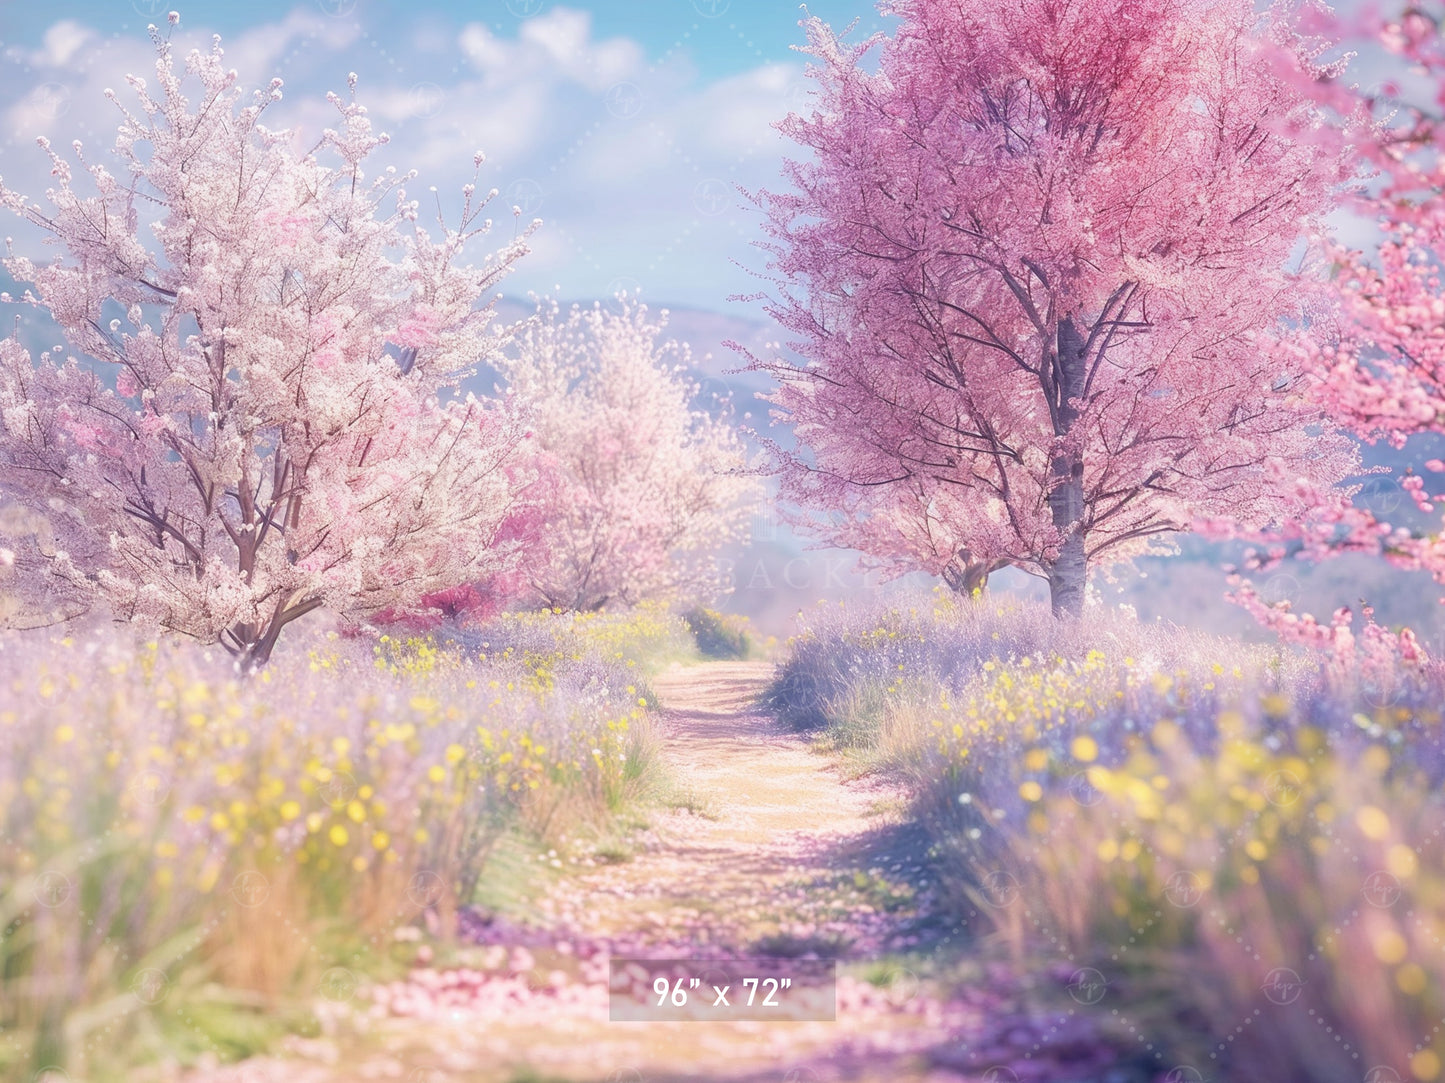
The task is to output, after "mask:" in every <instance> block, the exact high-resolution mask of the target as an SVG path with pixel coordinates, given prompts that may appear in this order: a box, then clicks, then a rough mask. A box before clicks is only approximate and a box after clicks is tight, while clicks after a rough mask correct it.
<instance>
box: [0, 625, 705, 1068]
mask: <svg viewBox="0 0 1445 1083" xmlns="http://www.w3.org/2000/svg"><path fill="white" fill-rule="evenodd" d="M691 650H692V648H691V645H690V639H689V637H688V636H687V633H686V630H685V628H684V627H683V626H682V624H681V622H680V621H679V620H678V619H676V618H672V617H669V616H668V615H667V614H666V612H665V611H659V610H651V611H647V610H643V611H639V612H638V613H636V614H633V615H631V616H623V617H602V616H579V617H571V616H564V615H557V614H551V613H543V614H538V615H518V616H516V617H509V618H503V619H500V620H498V621H497V622H495V623H493V624H492V625H489V626H486V627H484V628H481V629H472V630H470V631H469V632H468V633H467V635H466V636H459V637H458V638H456V639H453V640H450V641H447V642H438V641H437V640H436V639H435V638H418V637H411V638H407V637H394V636H388V635H382V636H380V637H379V639H378V638H376V637H364V638H363V637H357V638H343V637H338V636H337V635H336V634H335V633H332V634H331V635H329V636H324V635H318V636H317V637H315V638H314V639H312V640H311V641H309V643H305V644H302V645H298V646H297V647H296V648H295V649H294V650H292V651H290V652H288V654H287V656H286V658H285V659H283V660H278V661H277V663H276V664H274V665H272V666H271V667H269V668H268V669H266V670H265V671H263V672H262V673H260V674H259V675H258V676H256V677H255V678H254V679H249V680H248V679H245V678H241V677H238V676H237V675H236V674H235V671H234V667H232V666H231V665H230V664H229V660H228V659H227V658H226V656H225V655H224V654H221V652H218V651H214V650H206V649H203V648H201V647H199V646H196V645H194V644H188V643H184V642H175V641H166V642H158V641H155V640H151V641H136V640H135V639H134V638H133V637H132V636H130V635H128V634H127V633H126V631H124V630H120V631H116V630H113V629H112V628H109V627H105V626H101V627H96V628H89V629H76V630H74V631H72V632H70V633H69V634H66V635H64V636H63V637H61V636H51V635H49V634H48V633H40V634H37V633H33V632H32V633H25V634H12V635H7V636H6V637H5V638H4V639H3V640H0V674H3V676H0V687H3V689H4V697H3V704H4V706H3V709H0V734H3V744H4V746H5V748H6V754H5V756H4V757H3V759H0V841H3V848H0V920H3V930H4V935H3V939H0V973H3V975H4V982H3V986H0V989H3V991H0V998H3V999H0V1023H3V1028H4V1029H3V1032H0V1033H3V1037H0V1065H3V1066H5V1070H6V1071H7V1072H10V1073H13V1074H15V1077H17V1078H27V1079H28V1078H30V1074H31V1073H32V1072H34V1071H36V1070H38V1069H41V1068H44V1067H46V1066H50V1065H62V1064H64V1065H66V1066H67V1070H68V1071H69V1072H70V1073H71V1074H72V1075H73V1076H74V1077H75V1078H93V1079H124V1078H129V1075H128V1071H129V1069H130V1068H131V1067H132V1066H133V1065H134V1064H135V1063H139V1062H141V1061H144V1060H147V1059H150V1058H155V1057H161V1058H163V1059H170V1060H175V1059H177V1058H179V1059H180V1060H182V1061H184V1060H186V1059H187V1058H188V1057H194V1056H195V1055H198V1054H201V1053H204V1052H209V1053H211V1054H212V1055H213V1056H217V1057H220V1058H222V1059H231V1058H234V1057H235V1056H238V1055H244V1054H246V1053H249V1052H252V1051H254V1050H257V1049H261V1048H264V1047H266V1045H267V1044H268V1043H269V1042H270V1041H272V1040H274V1038H275V1037H276V1036H277V1035H278V1034H280V1033H285V1032H286V1031H288V1030H296V1029H299V1031H301V1032H305V1031H307V1030H308V1029H312V1030H314V1029H315V1027H316V1025H317V1023H316V1020H315V1019H314V1018H311V1016H313V1015H314V1008H313V1006H312V1005H313V1002H315V1001H319V1002H320V1003H321V1004H322V1005H323V1006H324V1005H325V1004H326V1003H327V1001H328V999H330V1000H332V1001H340V1000H344V999H347V998H349V997H350V995H351V993H352V992H353V991H354V990H355V989H356V987H357V986H358V985H359V984H360V983H362V982H364V981H371V980H374V979H379V978H384V977H389V976H393V975H394V974H397V973H400V972H401V971H402V969H403V968H402V966H401V964H400V962H399V960H400V955H399V954H398V952H399V951H400V950H414V949H406V945H405V941H406V940H407V939H408V938H413V937H414V936H415V934H416V933H417V932H418V927H422V928H425V929H427V930H428V931H429V932H430V933H431V934H434V935H436V936H439V937H442V938H443V939H446V938H447V937H449V936H451V935H452V934H453V933H454V932H455V927H456V920H457V911H458V908H459V907H460V906H463V905H465V904H468V903H471V902H472V901H473V900H474V898H475V896H476V893H477V890H478V885H479V882H480V881H481V880H482V878H483V877H485V876H486V874H487V871H488V868H489V864H488V862H489V859H490V858H491V856H492V855H493V853H494V851H495V850H496V849H497V848H498V847H499V846H503V847H506V846H511V847H512V848H513V849H517V848H519V847H520V848H521V849H523V850H524V851H525V856H526V858H527V859H530V860H535V861H538V862H549V863H553V864H557V865H560V864H561V863H562V862H563V861H564V860H565V861H568V862H573V861H579V860H586V859H587V855H588V854H590V853H591V852H592V851H593V850H594V849H595V848H596V847H597V846H598V845H601V844H603V843H605V841H606V840H607V839H608V837H609V833H610V831H611V829H612V825H613V823H614V821H615V819H616V817H617V816H618V815H619V813H621V812H623V811H625V810H627V809H629V808H630V807H632V806H634V805H636V804H637V803H638V802H639V801H640V800H641V799H642V798H644V797H645V796H647V794H648V787H649V786H651V785H653V784H654V782H655V779H654V777H653V774H652V769H653V766H654V753H655V748H654V742H653V738H652V736H651V731H650V725H649V718H650V704H651V700H650V693H649V690H648V685H647V680H648V674H649V672H650V667H652V666H654V665H656V664H661V663H662V662H664V661H666V660H670V659H675V658H678V657H687V656H688V655H689V653H690V652H691ZM547 855H550V857H548V856H547ZM423 918H425V919H426V920H425V921H423ZM162 1005H164V1010H163V1009H162ZM178 1006H180V1010H179V1011H178V1010H177V1009H178ZM152 1009H153V1010H152ZM82 1073H84V1074H82ZM9 1077H10V1076H7V1078H9ZM57 1078H59V1077H57Z"/></svg>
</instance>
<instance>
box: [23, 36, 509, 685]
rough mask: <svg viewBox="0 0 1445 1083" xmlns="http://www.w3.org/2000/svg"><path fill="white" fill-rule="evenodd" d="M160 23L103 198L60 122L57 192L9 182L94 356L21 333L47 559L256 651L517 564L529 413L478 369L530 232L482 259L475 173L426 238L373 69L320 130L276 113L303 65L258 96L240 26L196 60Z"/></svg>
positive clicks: (74, 342) (40, 269)
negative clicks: (40, 347)
mask: <svg viewBox="0 0 1445 1083" xmlns="http://www.w3.org/2000/svg"><path fill="white" fill-rule="evenodd" d="M171 22H172V23H173V24H174V22H175V16H174V15H173V16H172V18H171ZM152 37H153V39H154V41H155V44H156V56H157V58H156V69H155V71H156V81H155V85H154V87H151V86H148V85H147V83H146V82H145V81H144V80H142V79H139V78H135V77H132V78H131V79H130V83H131V86H132V88H133V89H134V91H135V93H136V95H137V97H138V98H139V107H138V110H135V111H132V110H131V109H128V108H126V107H124V106H120V108H121V111H122V113H123V123H122V124H121V127H120V134H119V138H118V139H117V141H116V145H115V153H116V155H117V157H118V158H119V160H120V163H121V165H122V169H121V171H120V174H119V175H116V174H114V173H112V172H111V171H110V170H108V169H107V168H106V167H105V166H103V165H100V164H95V163H90V162H88V161H87V159H86V157H85V155H84V151H83V148H82V147H81V145H80V143H79V142H77V143H75V144H74V153H75V157H76V159H77V160H78V161H79V162H80V163H81V164H82V165H83V166H84V168H85V170H86V171H87V172H88V173H89V176H90V181H91V184H92V185H93V188H94V191H95V194H94V195H90V196H84V195H82V194H80V193H78V192H77V191H76V190H75V189H74V187H72V172H71V166H70V164H69V162H68V161H67V160H66V159H65V158H63V157H61V156H60V155H59V154H57V153H55V152H54V151H50V150H49V145H48V144H47V143H45V142H44V141H42V146H43V147H45V148H46V149H47V152H48V153H49V155H50V160H51V163H52V174H53V175H54V177H55V178H56V183H55V186H54V187H53V188H52V189H50V191H49V192H48V193H47V198H48V202H49V204H50V207H49V209H43V208H42V207H41V206H40V205H39V204H32V203H29V202H27V201H26V200H25V199H23V198H22V197H21V196H20V195H19V194H17V193H16V192H14V191H12V190H11V189H9V188H7V187H5V186H4V185H3V184H0V202H3V203H4V205H5V206H7V207H9V208H10V209H11V210H13V211H14V212H16V213H17V214H19V215H21V216H23V217H25V218H26V219H28V220H29V221H30V222H32V223H35V224H37V225H39V226H40V227H42V228H43V229H44V230H46V231H48V232H49V233H50V234H51V235H52V237H53V239H54V241H55V242H57V243H58V244H59V245H61V246H62V247H63V249H64V251H65V253H66V255H65V256H62V257H60V258H57V259H56V260H55V261H54V262H51V263H48V264H45V265H37V264H35V263H32V262H31V260H29V259H27V258H25V257H23V256H17V255H14V254H13V253H12V254H11V256H10V258H9V259H7V261H6V266H7V267H8V269H9V270H10V272H11V274H12V275H14V276H15V278H16V279H17V280H19V281H22V282H26V283H29V284H30V285H29V287H28V288H27V289H26V291H25V294H24V298H23V300H25V301H27V302H29V303H31V304H34V305H37V306H43V307H45V308H48V309H49V310H50V312H51V314H52V315H53V316H54V318H55V320H56V321H57V322H58V324H59V325H60V327H61V328H62V329H63V331H64V334H65V336H66V338H67V339H68V341H69V343H70V346H71V347H72V348H74V349H76V350H78V351H81V352H83V354H85V355H88V357H86V358H83V359H77V358H75V357H71V358H68V359H67V360H65V361H64V362H63V363H62V362H60V361H59V359H58V358H57V359H55V360H51V359H48V358H45V359H41V360H40V361H39V363H36V362H35V361H34V360H33V359H32V358H31V356H30V355H29V353H28V352H27V351H26V350H25V349H24V348H23V347H22V346H21V344H20V342H19V340H18V337H17V338H11V339H8V340H5V341H4V342H3V343H0V484H3V486H4V488H5V490H6V492H7V493H8V494H9V495H10V496H11V497H13V498H15V499H17V500H19V501H21V502H22V503H24V504H25V505H27V506H29V507H31V508H33V509H36V510H38V511H41V512H43V513H45V514H46V515H48V516H49V517H50V518H51V520H52V521H53V522H56V523H57V536H58V539H59V540H58V541H57V544H56V547H55V549H54V550H53V551H52V552H51V553H49V554H48V556H46V559H45V565H46V568H47V570H48V573H49V575H50V576H51V577H52V578H53V579H54V580H56V581H59V582H63V583H65V584H67V585H68V586H69V587H70V588H71V589H73V590H74V591H75V592H77V593H78V594H79V595H80V596H81V597H82V598H84V599H88V600H103V601H105V602H107V603H109V605H110V606H111V607H112V608H113V610H114V611H115V612H116V613H117V614H118V615H120V616H123V617H129V618H138V619H145V620H149V621H154V622H157V623H159V624H160V625H162V626H164V627H165V628H168V629H172V630H174V631H177V632H181V633H184V634H187V635H190V636H194V637H196V638H198V639H201V640H205V641H219V642H220V643H221V644H223V645H224V646H225V647H226V648H227V649H228V650H230V651H232V652H233V653H235V654H236V655H237V656H239V659H240V660H241V661H242V662H243V663H244V664H246V665H248V666H254V665H259V664H263V663H264V662H265V661H266V660H267V659H268V657H269V656H270V654H271V652H272V649H273V648H274V647H275V645H276V640H277V636H278V635H279V634H280V632H281V630H282V629H283V628H284V627H285V626H286V625H287V624H289V623H290V622H292V621H294V620H296V619H297V618H299V617H302V616H304V615H305V614H307V613H310V612H312V611H314V610H316V609H318V608H320V607H322V606H328V607H331V608H333V609H334V610H336V611H337V612H338V613H340V614H343V615H345V616H346V617H349V618H352V619H359V618H365V617H366V616H367V615H369V614H373V613H376V612H378V611H381V610H384V609H387V608H388V607H399V606H407V605H413V604H415V602H416V600H417V599H418V598H420V597H421V596H423V595H425V594H427V593H428V592H432V591H437V590H443V589H446V588H450V587H455V586H457V585H458V584H460V583H464V582H467V581H470V580H474V579H478V578H485V577H486V576H487V575H489V574H492V573H495V572H496V571H497V570H498V569H500V568H503V567H505V566H507V565H509V564H511V563H514V562H515V561H516V560H517V559H518V557H519V551H520V549H521V547H522V540H521V539H518V538H516V537H512V538H511V539H510V540H508V541H505V542H502V543H500V544H493V542H494V541H498V540H499V539H503V538H505V537H507V532H508V524H509V521H510V520H511V519H512V518H513V516H514V514H515V513H516V512H517V511H518V510H519V509H520V508H521V507H522V505H523V504H525V502H526V500H527V486H528V483H529V480H530V479H531V477H532V476H533V472H534V470H533V467H532V466H531V465H529V458H528V456H527V455H524V454H523V452H524V450H525V449H526V446H527V445H526V444H525V443H524V440H525V435H526V434H525V431H524V429H523V428H522V426H521V425H520V424H519V422H518V421H517V420H516V418H515V416H514V411H513V410H512V408H511V405H510V404H507V403H502V404H497V405H488V404H485V403H483V402H481V401H479V400H477V399H475V398H473V397H471V396H467V397H461V396H460V395H459V394H458V393H456V386H457V383H458V381H459V379H460V377H461V375H462V374H464V373H465V372H467V371H469V370H470V369H471V368H472V367H473V366H474V365H475V363H476V362H477V361H478V359H481V358H485V357H487V356H488V355H490V354H491V353H493V352H494V351H495V350H496V349H497V347H498V345H499V343H498V340H497V338H496V337H495V336H494V335H493V334H492V332H491V331H490V330H489V322H490V303H488V304H485V305H482V306H480V307H479V306H478V304H477V302H478V300H479V298H481V297H483V295H484V294H486V293H487V291H489V290H490V289H491V288H492V287H493V286H494V285H495V283H496V282H497V281H498V280H499V279H500V278H501V277H502V276H503V275H504V274H505V273H506V272H507V271H508V269H509V268H510V267H511V265H512V263H513V261H514V260H516V259H517V258H518V257H519V256H520V255H521V254H522V253H523V252H524V251H525V238H526V234H527V230H525V229H524V230H521V231H519V233H518V235H517V237H516V239H515V240H513V241H512V242H510V243H508V244H507V245H506V246H505V247H503V248H502V249H501V250H500V251H499V252H498V253H496V254H494V255H491V256H489V257H487V259H486V262H485V263H484V264H483V266H482V267H480V268H478V269H474V268H471V267H468V266H465V265H464V264H463V263H461V262H460V255H461V253H462V250H463V248H464V246H465V245H466V244H467V243H468V242H469V241H471V240H473V239H474V238H475V237H476V236H477V235H478V234H481V233H484V232H486V231H487V229H488V228H489V227H490V225H491V223H490V221H489V220H483V219H482V218H481V213H482V210H483V208H484V207H485V205H486V203H487V200H488V199H489V198H490V197H486V198H482V199H478V198H477V197H476V193H475V191H474V185H468V186H467V187H466V189H465V197H466V201H465V208H464V210H463V211H462V214H461V219H460V222H459V223H455V224H452V225H447V224H446V223H440V224H439V229H438V232H439V233H440V239H433V238H432V237H431V236H429V234H428V232H427V231H426V229H425V228H423V226H422V225H421V224H420V222H419V217H418V205H417V203H415V202H413V201H410V200H409V199H408V198H407V194H406V191H405V189H404V187H403V185H404V184H405V182H406V181H408V180H409V179H410V175H399V174H397V173H396V172H395V171H394V170H392V169H387V170H385V171H382V172H380V173H379V174H378V175H377V176H374V177H368V176H367V175H366V173H365V171H364V165H365V163H366V159H367V157H368V156H369V155H370V154H371V153H372V152H373V151H374V150H375V148H376V147H377V146H379V145H380V144H382V143H384V142H385V141H386V137H385V136H384V135H379V134H373V133H372V128H371V124H370V121H369V120H368V119H367V116H366V111H365V109H364V108H363V107H362V106H360V105H358V104H356V102H355V100H354V88H355V77H354V76H353V77H352V80H351V82H352V88H353V97H352V99H351V100H343V99H342V98H339V97H337V96H335V95H332V96H331V100H332V101H333V103H334V104H335V106H336V109H337V111H338V114H339V118H340V120H339V124H338V126H337V128H336V129H335V130H327V131H326V132H325V133H324V135H323V136H322V137H321V139H320V140H319V142H318V143H317V144H316V146H315V147H314V148H313V149H312V150H311V151H310V152H308V153H298V152H297V151H296V150H294V149H293V145H292V139H293V137H292V136H291V134H290V133H288V132H282V131H272V130H269V129H267V128H266V127H265V126H264V125H263V124H262V119H263V115H264V113H265V111H266V109H267V108H268V107H269V106H270V105H271V104H272V103H273V102H275V101H276V100H278V99H279V97H280V86H281V84H280V80H274V81H272V83H271V84H270V86H269V87H268V88H267V89H266V90H264V91H261V92H258V93H257V94H256V95H255V99H254V102H253V103H252V104H249V105H244V106H242V105H241V102H240V99H241V96H242V95H241V91H240V89H239V87H238V86H237V75H236V73H235V72H234V71H230V70H227V68H226V67H225V64H224V62H223V54H222V51H221V48H220V43H219V39H218V40H217V42H216V44H215V46H214V47H213V48H212V49H211V51H210V52H209V53H202V52H199V51H197V52H192V53H191V54H190V55H189V56H188V57H187V58H186V60H185V65H184V70H183V71H179V70H177V65H176V63H175V61H174V60H173V57H172V50H171V47H170V44H169V41H168V39H167V38H164V37H163V36H162V35H161V34H159V33H158V32H157V31H155V30H154V28H152ZM191 83H194V84H195V88H194V98H191V97H188V94H189V93H190V92H191V89H192V88H191V85H190V84H191ZM108 96H109V97H110V98H111V99H112V100H114V101H116V102H117V105H118V106H119V100H118V99H117V97H116V96H115V95H114V94H109V93H108ZM476 164H477V165H478V167H480V164H481V156H480V155H478V156H477V159H476ZM493 194H495V193H493ZM387 204H390V209H387V207H386V205H387ZM438 217H439V218H440V208H439V209H438ZM6 299H7V300H8V299H9V298H6Z"/></svg>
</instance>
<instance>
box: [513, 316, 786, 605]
mask: <svg viewBox="0 0 1445 1083" xmlns="http://www.w3.org/2000/svg"><path fill="white" fill-rule="evenodd" d="M621 301H622V306H621V311H620V312H612V311H608V310H607V309H605V308H603V307H602V306H601V305H594V306H593V307H592V308H590V309H582V308H577V307H574V308H572V309H571V310H570V311H568V312H567V313H566V314H565V315H564V314H563V313H562V312H561V311H560V310H559V308H558V306H557V305H556V303H555V302H547V303H543V304H540V305H539V306H538V311H537V313H536V315H535V316H534V317H533V318H532V319H531V320H530V321H528V323H527V325H526V326H525V327H524V328H523V329H522V330H520V332H519V333H518V335H517V337H516V340H515V346H514V348H512V349H510V350H509V351H508V352H507V355H506V357H505V358H504V359H503V360H502V361H500V362H498V367H499V369H500V371H501V373H502V375H503V377H504V378H505V380H506V383H507V388H508V391H509V393H510V394H512V395H514V396H515V397H516V398H517V399H519V400H520V401H521V402H522V403H523V404H525V406H526V407H527V408H528V410H529V411H530V417H531V423H532V427H533V431H534V433H535V435H536V439H537V443H538V444H539V446H540V448H541V450H542V452H543V453H545V454H546V455H547V456H548V457H549V466H550V468H551V469H552V470H553V471H554V472H555V475H556V481H555V487H554V489H553V491H552V496H551V502H550V506H549V509H548V513H547V514H546V515H545V516H544V519H545V522H546V524H547V525H546V530H545V542H546V544H547V546H548V547H549V548H550V550H551V557H550V559H549V560H547V561H545V562H542V561H538V562H529V563H528V566H527V572H528V576H529V579H530V586H531V592H532V593H533V594H534V595H535V597H536V598H537V599H539V600H540V601H542V602H543V603H544V604H546V605H548V606H556V607H560V608H563V609H574V610H596V609H601V608H603V607H605V606H625V605H632V604H635V603H637V602H640V601H643V600H647V599H668V600H687V601H696V600H707V599H709V598H711V597H714V596H716V595H717V594H720V593H722V592H724V591H725V590H726V589H727V587H728V586H729V584H728V583H727V581H726V576H725V574H724V566H723V565H722V564H721V563H720V562H719V561H718V560H717V559H716V558H717V554H718V551H719V550H720V549H721V548H723V547H724V546H726V545H728V544H729V543H732V542H736V541H740V540H742V539H743V537H744V534H745V532H746V528H747V524H748V521H749V519H750V516H751V513H752V505H753V503H754V502H755V500H756V498H757V496H758V493H759V488H760V486H759V482H758V479H757V478H756V476H755V475H753V474H751V473H748V472H747V467H748V464H747V460H746V455H745V452H744V449H743V446H742V443H741V441H740V439H739V437H738V435H737V433H736V431H735V430H734V428H733V427H732V426H731V425H730V424H729V423H728V421H727V418H726V417H721V418H719V417H713V416H711V415H709V414H708V413H707V412H705V411H703V410H701V409H697V408H695V407H694V406H693V405H692V403H693V401H694V400H695V398H696V397H697V395H698V390H699V389H698V387H697V385H696V384H695V383H694V382H693V381H692V380H691V379H689V378H688V376H687V375H686V369H687V367H688V363H689V351H688V349H687V347H686V346H684V345H679V344H677V343H673V342H666V343H659V341H658V337H659V335H661V333H662V331H663V329H664V327H665V323H666V313H665V312H664V313H662V314H661V316H660V318H657V319H653V318H652V317H651V316H650V315H649V313H648V309H647V307H646V306H645V305H641V304H637V303H635V302H629V301H627V300H626V298H625V297H624V298H622V299H621Z"/></svg>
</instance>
